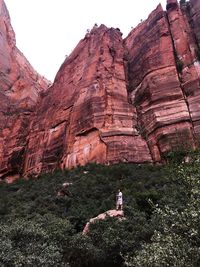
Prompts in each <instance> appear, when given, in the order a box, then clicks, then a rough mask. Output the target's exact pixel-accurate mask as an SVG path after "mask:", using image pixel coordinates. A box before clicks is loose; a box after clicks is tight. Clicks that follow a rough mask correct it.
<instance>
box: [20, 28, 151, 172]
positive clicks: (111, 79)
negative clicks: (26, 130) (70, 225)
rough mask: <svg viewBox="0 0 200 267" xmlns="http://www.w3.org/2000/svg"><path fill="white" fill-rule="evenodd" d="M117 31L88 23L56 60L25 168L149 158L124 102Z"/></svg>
mask: <svg viewBox="0 0 200 267" xmlns="http://www.w3.org/2000/svg"><path fill="white" fill-rule="evenodd" d="M123 58H124V47H123V42H122V38H121V33H120V31H119V30H116V29H112V28H111V29H108V28H106V27H105V26H104V25H101V26H100V27H99V28H93V29H92V31H91V32H90V33H88V34H87V35H86V36H85V38H84V39H83V40H82V41H80V43H79V44H78V46H77V47H76V48H75V50H74V51H73V53H72V54H71V55H70V56H69V57H68V58H67V59H66V60H65V62H64V63H63V65H62V66H61V68H60V70H59V72H58V74H57V76H56V79H55V83H54V85H53V87H52V88H51V91H50V92H49V94H48V96H47V97H44V98H43V100H42V102H41V103H40V104H39V107H38V112H37V113H36V115H35V120H34V122H33V124H32V127H31V134H30V138H29V143H28V146H27V158H26V163H25V169H24V171H25V173H26V174H28V173H32V172H35V173H37V172H38V171H39V172H40V171H48V170H51V169H52V167H53V168H56V167H59V166H60V164H61V165H62V167H66V168H68V167H73V166H77V165H83V164H86V163H87V162H93V161H95V162H99V163H115V162H119V161H125V162H149V161H151V156H150V153H149V149H148V147H147V144H146V142H145V141H144V140H143V138H142V137H141V136H140V135H139V134H138V132H137V130H136V125H137V115H136V110H135V108H134V107H133V106H132V105H131V104H129V103H128V100H127V99H128V98H127V89H126V80H125V71H124V61H123Z"/></svg>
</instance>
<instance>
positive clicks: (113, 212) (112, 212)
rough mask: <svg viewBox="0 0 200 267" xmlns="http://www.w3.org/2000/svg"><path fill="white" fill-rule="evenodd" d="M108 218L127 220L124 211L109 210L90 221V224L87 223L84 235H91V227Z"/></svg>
mask: <svg viewBox="0 0 200 267" xmlns="http://www.w3.org/2000/svg"><path fill="white" fill-rule="evenodd" d="M108 217H114V218H118V219H120V220H122V219H125V218H124V212H123V210H108V211H106V212H104V213H101V214H99V215H98V216H97V217H94V218H92V219H90V220H89V222H87V224H86V225H85V227H84V229H83V234H84V235H87V234H88V233H89V230H90V225H91V224H92V223H95V222H97V221H99V220H105V219H106V218H108Z"/></svg>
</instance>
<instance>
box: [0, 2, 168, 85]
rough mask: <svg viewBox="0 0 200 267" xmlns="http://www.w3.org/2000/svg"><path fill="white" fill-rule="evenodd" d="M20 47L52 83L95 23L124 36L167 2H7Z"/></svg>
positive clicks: (33, 64)
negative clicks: (67, 56) (64, 62)
mask: <svg viewBox="0 0 200 267" xmlns="http://www.w3.org/2000/svg"><path fill="white" fill-rule="evenodd" d="M4 1H5V3H6V5H7V8H8V11H9V13H10V16H11V23H12V26H13V28H14V31H15V34H16V39H17V46H18V48H19V49H20V50H21V51H22V52H23V54H24V55H25V56H26V57H27V59H28V60H29V62H30V63H31V64H32V66H33V67H34V68H35V69H36V70H37V71H38V72H39V73H40V74H41V75H43V76H45V77H46V78H47V79H49V80H51V81H53V79H54V77H55V75H56V73H57V71H58V69H59V67H60V65H61V64H62V63H63V61H64V59H65V55H69V54H70V53H71V51H72V50H73V49H74V47H75V46H76V45H77V43H78V42H79V40H80V39H82V38H83V37H84V36H85V33H86V30H87V29H91V28H92V27H93V25H94V24H95V23H97V24H98V25H100V24H105V25H106V26H108V27H114V28H120V30H121V32H123V37H126V35H127V34H128V33H129V32H130V30H131V27H135V26H136V25H137V24H138V23H139V22H140V20H141V19H142V20H145V19H146V18H147V16H148V15H149V13H150V12H151V11H153V9H155V8H156V7H157V5H158V4H159V3H161V4H162V6H163V8H164V9H165V6H166V0H123V1H119V0H98V1H97V0H69V1H68V0H4Z"/></svg>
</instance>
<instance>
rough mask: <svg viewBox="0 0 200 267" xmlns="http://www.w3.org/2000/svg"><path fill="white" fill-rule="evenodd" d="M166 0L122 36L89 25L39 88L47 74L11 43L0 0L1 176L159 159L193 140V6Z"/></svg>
mask: <svg viewBox="0 0 200 267" xmlns="http://www.w3.org/2000/svg"><path fill="white" fill-rule="evenodd" d="M166 4H167V6H166V11H164V10H163V8H162V6H161V5H158V7H157V8H156V9H155V10H154V11H153V12H152V13H151V14H150V15H149V17H148V18H147V20H145V21H143V22H141V23H140V24H139V25H138V26H137V27H136V28H135V29H133V30H132V31H131V32H130V34H129V35H128V36H127V38H126V39H124V40H123V39H122V36H121V32H120V30H119V29H114V28H110V29H109V28H107V27H106V26H104V25H101V26H100V27H94V28H93V29H92V30H91V32H90V33H87V34H86V36H85V38H84V39H82V40H81V41H80V42H79V44H78V45H77V47H76V48H75V49H74V51H73V52H72V54H71V55H70V56H69V57H68V58H66V60H65V61H64V63H63V64H62V66H61V68H60V70H59V71H58V73H57V76H56V79H55V81H54V84H53V85H52V87H51V88H50V89H49V90H48V91H47V92H45V90H46V81H44V79H42V78H41V77H40V76H38V74H36V72H35V71H34V70H33V69H32V68H31V66H30V65H29V64H28V63H27V61H26V59H25V58H24V57H23V55H22V54H21V53H20V52H19V51H18V50H17V48H16V46H15V38H14V33H13V30H12V28H11V26H10V20H9V17H8V15H5V14H7V11H6V8H5V6H4V4H3V2H2V1H1V10H2V11H1V21H2V23H1V24H0V26H1V27H0V28H2V33H3V34H2V36H3V38H2V39H1V43H0V44H1V46H0V57H1V61H0V64H1V65H0V67H1V68H0V69H1V70H2V75H1V77H2V81H1V84H2V85H1V88H0V94H1V96H2V97H1V99H0V101H1V109H2V116H1V119H0V123H1V127H2V133H1V137H0V138H1V141H2V145H0V157H1V161H2V162H1V166H2V167H1V173H2V174H3V175H6V174H9V171H8V170H10V174H12V171H13V170H14V171H13V173H14V174H16V173H22V174H23V175H29V174H38V173H40V172H47V171H51V170H54V169H56V168H71V167H75V166H77V165H84V164H86V163H88V162H97V163H103V164H112V163H117V162H134V163H144V162H150V163H151V162H162V160H163V156H164V154H165V153H167V152H168V151H170V150H172V149H184V148H188V147H189V148H192V149H193V148H195V147H196V146H197V145H198V142H199V137H200V106H199V103H200V64H199V62H200V32H199V28H200V27H199V25H200V8H199V5H200V4H199V1H195V0H191V1H190V2H185V3H182V4H181V6H179V4H178V2H177V1H176V0H168V1H167V3H166ZM2 14H4V15H2ZM4 25H7V26H4ZM1 51H3V52H1ZM41 90H42V91H44V92H43V93H42V95H41V98H40V97H39V98H38V95H39V92H40V91H41ZM38 99H39V100H38ZM35 105H36V106H35ZM16 110H17V112H16ZM30 114H31V116H30ZM30 118H31V119H30ZM5 121H6V122H5ZM5 144H6V146H5Z"/></svg>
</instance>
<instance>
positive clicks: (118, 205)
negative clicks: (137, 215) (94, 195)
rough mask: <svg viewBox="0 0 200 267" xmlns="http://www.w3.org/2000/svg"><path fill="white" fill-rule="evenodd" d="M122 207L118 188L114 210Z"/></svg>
mask: <svg viewBox="0 0 200 267" xmlns="http://www.w3.org/2000/svg"><path fill="white" fill-rule="evenodd" d="M122 209H123V195H122V192H121V190H120V189H119V190H118V192H117V195H116V210H122Z"/></svg>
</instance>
